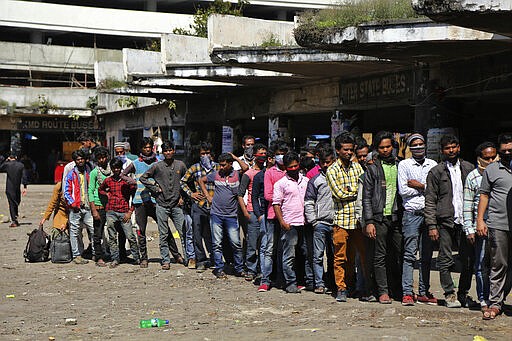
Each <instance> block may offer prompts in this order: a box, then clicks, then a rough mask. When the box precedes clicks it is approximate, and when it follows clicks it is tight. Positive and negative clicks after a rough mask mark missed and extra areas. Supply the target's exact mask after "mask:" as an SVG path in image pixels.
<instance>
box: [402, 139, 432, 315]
mask: <svg viewBox="0 0 512 341" xmlns="http://www.w3.org/2000/svg"><path fill="white" fill-rule="evenodd" d="M407 145H408V146H409V149H410V151H411V153H412V157H410V158H408V159H406V160H403V161H402V162H400V163H399V164H398V192H399V193H400V196H401V197H402V200H403V206H404V215H403V218H402V232H403V235H404V261H403V266H402V272H403V274H402V291H403V297H402V305H406V306H408V305H414V295H413V291H412V289H413V272H414V262H415V261H416V252H417V251H418V248H419V253H420V264H421V265H420V278H419V293H418V294H419V295H418V297H417V300H418V302H419V303H427V304H437V299H436V298H435V297H434V295H433V294H432V293H430V292H429V287H430V261H431V260H432V241H431V240H430V238H429V237H428V230H427V229H426V226H425V217H424V215H423V209H424V208H425V195H424V191H425V184H426V183H427V175H428V172H429V171H430V170H431V169H432V168H433V167H435V166H436V165H437V162H435V161H434V160H432V159H429V158H426V157H425V154H426V153H425V138H424V137H423V136H422V135H420V134H412V135H411V136H409V137H408V138H407ZM418 244H419V245H418Z"/></svg>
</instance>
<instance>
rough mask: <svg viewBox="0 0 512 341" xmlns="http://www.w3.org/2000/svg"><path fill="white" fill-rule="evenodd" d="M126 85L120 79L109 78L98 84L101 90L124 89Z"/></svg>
mask: <svg viewBox="0 0 512 341" xmlns="http://www.w3.org/2000/svg"><path fill="white" fill-rule="evenodd" d="M125 86H126V83H125V82H123V81H120V80H118V79H114V78H110V77H107V78H105V79H104V80H102V81H100V83H99V84H98V89H99V90H108V89H118V88H124V87H125Z"/></svg>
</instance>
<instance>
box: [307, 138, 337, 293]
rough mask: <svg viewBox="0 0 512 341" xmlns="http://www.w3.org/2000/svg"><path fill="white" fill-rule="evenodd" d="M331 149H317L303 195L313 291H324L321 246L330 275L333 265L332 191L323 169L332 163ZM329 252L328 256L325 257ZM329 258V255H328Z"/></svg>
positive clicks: (332, 271)
mask: <svg viewBox="0 0 512 341" xmlns="http://www.w3.org/2000/svg"><path fill="white" fill-rule="evenodd" d="M335 160H336V158H335V157H334V151H333V150H332V148H330V147H328V148H325V149H323V150H322V151H321V152H320V153H319V165H320V172H319V173H318V174H317V175H315V176H314V177H313V178H311V180H310V181H309V182H308V187H307V189H306V195H305V197H304V214H305V216H306V221H307V222H308V223H309V224H311V225H313V228H314V231H313V272H314V276H315V293H317V294H324V293H325V292H326V289H325V284H324V280H323V275H324V250H326V248H327V249H328V250H329V249H330V252H329V251H328V252H327V255H328V260H327V272H328V274H330V276H331V278H332V277H334V269H333V260H332V255H333V251H332V248H333V244H332V224H333V218H334V205H333V201H332V192H331V189H330V188H329V185H328V184H327V180H326V178H325V172H326V171H327V168H329V166H330V165H332V164H333V163H334V161H335ZM329 256H331V257H329ZM329 258H331V259H329Z"/></svg>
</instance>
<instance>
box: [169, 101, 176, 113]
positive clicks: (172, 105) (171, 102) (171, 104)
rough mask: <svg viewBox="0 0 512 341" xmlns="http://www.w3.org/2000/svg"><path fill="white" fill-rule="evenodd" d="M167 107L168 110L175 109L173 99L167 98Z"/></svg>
mask: <svg viewBox="0 0 512 341" xmlns="http://www.w3.org/2000/svg"><path fill="white" fill-rule="evenodd" d="M167 108H169V110H174V111H176V108H177V106H176V102H174V101H173V100H167Z"/></svg>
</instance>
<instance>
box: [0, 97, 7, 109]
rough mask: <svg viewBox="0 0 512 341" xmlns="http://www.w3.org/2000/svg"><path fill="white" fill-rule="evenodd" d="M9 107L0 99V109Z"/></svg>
mask: <svg viewBox="0 0 512 341" xmlns="http://www.w3.org/2000/svg"><path fill="white" fill-rule="evenodd" d="M8 106H9V102H7V101H6V100H4V99H1V98H0V107H2V108H5V107H8Z"/></svg>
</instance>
